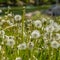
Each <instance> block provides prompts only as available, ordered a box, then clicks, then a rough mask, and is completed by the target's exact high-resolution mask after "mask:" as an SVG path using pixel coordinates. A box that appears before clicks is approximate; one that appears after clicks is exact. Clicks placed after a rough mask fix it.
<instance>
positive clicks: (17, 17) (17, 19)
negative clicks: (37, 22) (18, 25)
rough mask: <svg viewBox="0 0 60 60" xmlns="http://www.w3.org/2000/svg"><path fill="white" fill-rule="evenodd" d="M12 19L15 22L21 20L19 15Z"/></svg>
mask: <svg viewBox="0 0 60 60" xmlns="http://www.w3.org/2000/svg"><path fill="white" fill-rule="evenodd" d="M14 19H15V21H20V20H21V19H22V17H21V16H20V15H15V17H14Z"/></svg>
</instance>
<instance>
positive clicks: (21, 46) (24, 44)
mask: <svg viewBox="0 0 60 60" xmlns="http://www.w3.org/2000/svg"><path fill="white" fill-rule="evenodd" d="M17 48H18V49H19V50H25V49H26V48H27V46H26V43H25V42H24V43H22V44H19V45H18V46H17Z"/></svg>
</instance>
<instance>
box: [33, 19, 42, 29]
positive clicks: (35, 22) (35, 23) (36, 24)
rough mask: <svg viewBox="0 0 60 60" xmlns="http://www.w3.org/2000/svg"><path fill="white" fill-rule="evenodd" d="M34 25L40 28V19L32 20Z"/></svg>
mask: <svg viewBox="0 0 60 60" xmlns="http://www.w3.org/2000/svg"><path fill="white" fill-rule="evenodd" d="M33 24H34V26H35V27H36V28H41V27H42V22H41V21H40V20H36V21H34V23H33Z"/></svg>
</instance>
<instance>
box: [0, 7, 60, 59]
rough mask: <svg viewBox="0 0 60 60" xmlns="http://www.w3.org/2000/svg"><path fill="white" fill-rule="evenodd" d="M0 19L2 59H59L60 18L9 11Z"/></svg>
mask: <svg viewBox="0 0 60 60" xmlns="http://www.w3.org/2000/svg"><path fill="white" fill-rule="evenodd" d="M1 12H5V14H4V15H2V16H0V60H60V17H52V16H48V15H45V14H41V12H40V11H38V10H37V11H33V12H27V13H26V9H25V7H23V9H22V10H21V11H20V12H19V13H21V12H22V14H14V12H12V11H11V10H10V8H8V9H7V10H5V11H2V10H0V13H1Z"/></svg>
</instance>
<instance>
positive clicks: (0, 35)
mask: <svg viewBox="0 0 60 60" xmlns="http://www.w3.org/2000/svg"><path fill="white" fill-rule="evenodd" d="M4 35H5V31H3V30H1V31H0V37H2V38H4Z"/></svg>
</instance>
